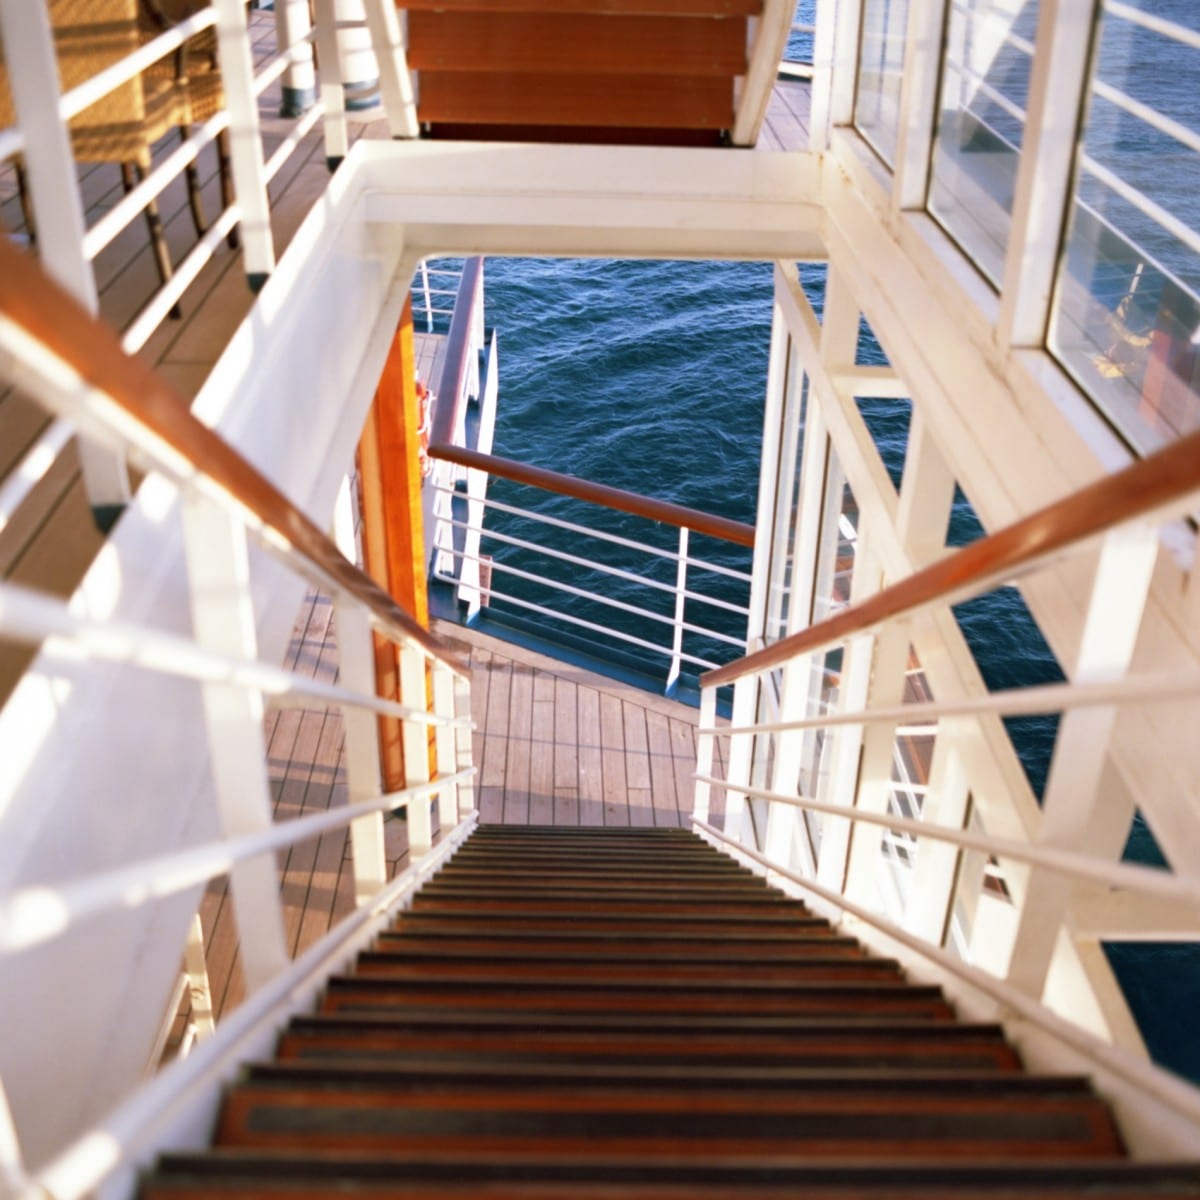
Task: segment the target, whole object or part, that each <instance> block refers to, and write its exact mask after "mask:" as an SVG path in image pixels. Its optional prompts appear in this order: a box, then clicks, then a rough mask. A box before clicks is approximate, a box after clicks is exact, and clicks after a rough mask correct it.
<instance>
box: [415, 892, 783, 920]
mask: <svg viewBox="0 0 1200 1200" xmlns="http://www.w3.org/2000/svg"><path fill="white" fill-rule="evenodd" d="M548 903H553V904H554V913H555V916H556V917H558V918H559V919H562V918H564V917H568V918H570V919H572V920H574V919H576V918H579V917H599V918H601V919H602V920H612V919H613V918H614V917H636V916H644V917H683V918H690V919H691V920H693V921H713V920H717V921H722V922H728V921H729V920H731V919H733V918H737V917H740V918H743V919H744V918H747V917H751V918H754V919H755V920H760V921H761V920H766V921H770V920H776V921H787V920H791V919H794V917H795V916H797V915H800V914H802V913H803V912H804V909H803V908H801V907H799V906H797V905H796V904H794V903H793V902H791V901H789V900H788V899H787V898H786V897H781V898H780V899H778V900H774V899H772V898H770V897H764V898H762V899H760V900H753V901H751V900H745V899H738V900H726V901H724V902H723V903H722V905H721V911H720V913H719V914H717V913H714V911H713V909H712V906H711V904H710V905H708V906H706V905H705V904H704V902H703V900H702V899H700V898H696V899H693V900H690V901H689V900H684V899H675V900H672V899H666V898H663V899H652V898H648V899H644V900H636V899H613V898H609V897H606V896H603V895H597V896H596V897H595V898H594V899H591V900H589V899H584V898H572V899H569V900H568V899H557V900H556V899H553V898H547V897H540V896H539V897H537V898H535V899H517V898H513V899H508V898H505V899H501V900H484V899H482V898H480V897H469V896H463V897H458V896H437V897H436V898H435V897H433V896H426V895H425V894H424V891H423V890H422V891H421V892H418V893H417V895H416V896H415V897H413V907H412V911H413V912H437V913H439V914H449V913H455V912H457V913H470V914H472V915H476V914H482V915H489V914H491V915H496V916H500V915H510V916H529V917H540V916H542V915H543V914H544V913H545V911H546V906H547V904H548Z"/></svg>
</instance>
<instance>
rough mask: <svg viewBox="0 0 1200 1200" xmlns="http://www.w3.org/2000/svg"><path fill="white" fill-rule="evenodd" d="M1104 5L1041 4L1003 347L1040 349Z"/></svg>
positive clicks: (1005, 292) (1004, 296)
mask: <svg viewBox="0 0 1200 1200" xmlns="http://www.w3.org/2000/svg"><path fill="white" fill-rule="evenodd" d="M1098 7H1099V3H1098V0H1041V7H1040V8H1039V10H1038V27H1037V41H1036V43H1035V52H1034V59H1033V74H1032V77H1031V79H1030V83H1029V102H1028V113H1027V115H1026V119H1025V134H1024V137H1023V139H1022V143H1021V157H1020V164H1019V166H1018V169H1017V183H1016V191H1015V193H1014V195H1013V211H1012V224H1011V227H1010V230H1009V237H1008V253H1007V258H1006V261H1005V265H1004V286H1003V288H1002V289H1001V293H1000V321H999V330H998V333H999V340H1000V344H1001V346H1035V347H1038V346H1041V345H1042V344H1043V342H1044V341H1045V336H1046V328H1047V325H1048V323H1049V319H1050V300H1051V293H1052V291H1053V288H1054V273H1055V270H1056V269H1057V266H1058V258H1059V254H1058V252H1059V245H1060V242H1061V240H1062V236H1063V230H1064V227H1065V223H1066V219H1067V216H1066V214H1067V208H1068V206H1069V204H1070V201H1071V192H1072V184H1073V179H1074V174H1073V172H1074V165H1075V147H1076V142H1077V141H1078V139H1079V130H1080V127H1081V125H1082V119H1083V106H1084V103H1085V92H1086V89H1087V82H1088V62H1089V57H1090V51H1091V46H1092V37H1093V35H1094V32H1095V28H1096V22H1097V20H1098V15H1097V11H1098Z"/></svg>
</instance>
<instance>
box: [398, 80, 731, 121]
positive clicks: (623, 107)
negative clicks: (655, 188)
mask: <svg viewBox="0 0 1200 1200" xmlns="http://www.w3.org/2000/svg"><path fill="white" fill-rule="evenodd" d="M420 78H421V89H420V91H421V94H420V99H419V101H418V106H417V113H418V116H419V117H420V119H421V120H422V121H433V122H439V121H452V122H465V123H473V124H480V125H556V126H600V127H603V126H606V125H614V126H618V127H622V128H627V129H628V128H638V129H643V128H661V127H666V128H675V129H727V128H729V127H730V126H731V125H732V124H733V85H732V83H731V82H730V80H728V79H713V78H707V77H691V76H632V77H629V78H627V79H621V80H615V79H613V78H612V77H611V76H609V75H551V74H537V75H534V74H522V73H518V72H506V73H499V72H497V73H485V72H482V71H481V72H479V73H468V72H460V71H422V72H421V77H420Z"/></svg>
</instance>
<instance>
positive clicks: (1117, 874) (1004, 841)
mask: <svg viewBox="0 0 1200 1200" xmlns="http://www.w3.org/2000/svg"><path fill="white" fill-rule="evenodd" d="M694 778H695V779H696V781H697V782H699V783H707V784H709V785H710V786H712V787H719V788H724V789H725V790H726V791H729V792H737V793H738V794H739V795H743V796H747V797H751V798H753V799H755V800H766V801H769V802H770V803H772V804H783V805H785V806H786V807H788V808H802V809H805V810H806V811H808V812H816V813H822V814H823V815H825V816H828V817H844V818H846V819H847V820H849V821H855V822H858V823H861V824H864V825H880V826H882V827H883V828H884V829H895V830H897V831H899V832H901V833H911V834H913V835H914V836H915V837H918V838H921V837H927V838H929V839H930V840H932V841H935V842H946V843H947V844H949V845H951V846H958V847H959V848H960V849H963V850H979V851H982V852H983V853H984V854H991V855H994V856H995V857H996V858H999V859H1009V860H1011V861H1013V862H1023V863H1028V864H1029V865H1030V866H1032V867H1042V868H1044V869H1045V870H1048V871H1055V872H1057V873H1058V874H1060V875H1071V876H1074V877H1075V878H1076V879H1087V880H1090V881H1091V882H1093V883H1103V884H1104V885H1105V886H1107V887H1116V888H1125V889H1126V890H1127V891H1131V892H1139V893H1142V894H1144V895H1148V896H1157V897H1158V898H1159V899H1161V900H1169V901H1171V902H1173V903H1183V904H1189V905H1192V906H1200V879H1190V878H1188V877H1186V876H1180V875H1173V874H1172V873H1171V872H1170V871H1165V870H1160V869H1159V868H1157V867H1143V866H1135V865H1132V864H1130V863H1122V862H1114V861H1113V860H1112V859H1102V858H1092V857H1090V856H1088V855H1086V854H1076V853H1075V852H1074V851H1071V850H1060V849H1059V848H1058V847H1056V846H1047V845H1035V844H1032V843H1030V842H1018V841H1014V840H1012V839H1011V838H997V837H989V836H988V835H987V834H983V833H970V832H969V831H967V830H965V829H954V828H951V827H950V826H948V825H935V824H932V823H927V822H925V821H918V820H914V819H913V818H911V817H902V816H900V815H899V814H898V813H875V812H869V811H867V810H866V809H862V808H856V807H855V806H854V805H852V804H829V803H827V802H825V801H822V800H810V799H809V798H808V797H807V796H788V795H784V794H783V793H781V792H772V791H769V790H767V789H765V788H755V787H750V786H748V785H743V784H736V783H730V782H729V781H728V780H725V779H717V778H716V777H714V776H711V775H701V774H699V773H697V774H696V775H695V776H694ZM896 782H897V781H895V780H893V781H892V783H893V784H895V783H896Z"/></svg>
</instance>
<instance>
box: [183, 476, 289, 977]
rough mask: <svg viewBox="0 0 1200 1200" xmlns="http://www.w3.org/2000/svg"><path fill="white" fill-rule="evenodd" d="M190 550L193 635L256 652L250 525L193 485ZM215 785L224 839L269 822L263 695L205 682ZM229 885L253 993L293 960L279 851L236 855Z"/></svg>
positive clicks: (219, 646)
mask: <svg viewBox="0 0 1200 1200" xmlns="http://www.w3.org/2000/svg"><path fill="white" fill-rule="evenodd" d="M183 533H184V548H185V551H186V556H187V571H188V584H189V588H190V592H191V604H192V624H193V628H194V631H195V636H196V641H197V642H198V643H199V644H200V645H201V646H204V647H205V648H206V649H209V650H216V651H217V652H219V653H221V654H227V655H230V656H234V657H237V658H242V659H247V660H249V661H254V660H255V659H257V657H258V638H257V633H256V629H255V619H254V602H253V596H252V594H251V589H250V556H249V551H248V547H247V544H246V529H245V526H244V525H243V524H242V523H241V521H240V520H239V519H238V518H237V517H235V516H233V515H232V514H231V513H230V511H229V510H228V509H226V508H224V507H222V506H221V505H220V504H219V503H218V502H217V501H216V500H213V499H210V498H208V497H206V496H202V495H199V494H197V493H192V494H190V495H187V496H185V498H184V502H183ZM202 695H203V699H204V713H205V719H206V723H207V726H208V745H209V755H210V758H211V761H212V777H213V789H214V792H215V798H216V806H217V816H218V820H219V822H220V827H221V832H222V833H223V834H224V835H225V836H226V837H236V836H239V835H241V834H248V833H258V832H260V831H262V830H265V829H268V828H270V826H271V824H272V812H271V789H270V784H269V782H268V779H267V765H266V746H265V744H264V741H263V713H264V705H263V698H262V695H261V694H260V693H259V692H255V691H251V690H249V689H247V688H242V687H237V686H236V685H232V684H223V683H206V684H204V685H203V688H202ZM229 890H230V893H231V894H232V897H233V909H234V915H235V918H236V921H237V928H238V936H239V941H240V952H241V961H242V973H243V976H244V977H245V981H246V990H247V991H248V992H253V991H255V989H257V988H258V987H260V986H262V985H263V984H264V983H266V982H267V981H268V980H270V979H271V978H273V977H274V976H275V975H277V974H278V973H279V972H280V971H282V970H283V969H284V967H286V966H287V964H288V961H289V959H288V952H287V945H286V941H285V938H284V930H283V905H282V902H281V899H280V892H279V869H278V866H277V865H276V861H275V856H274V855H273V854H260V855H257V856H256V857H254V858H249V859H245V860H243V861H241V862H239V863H236V864H235V865H234V866H233V868H232V869H231V870H230V872H229Z"/></svg>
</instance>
